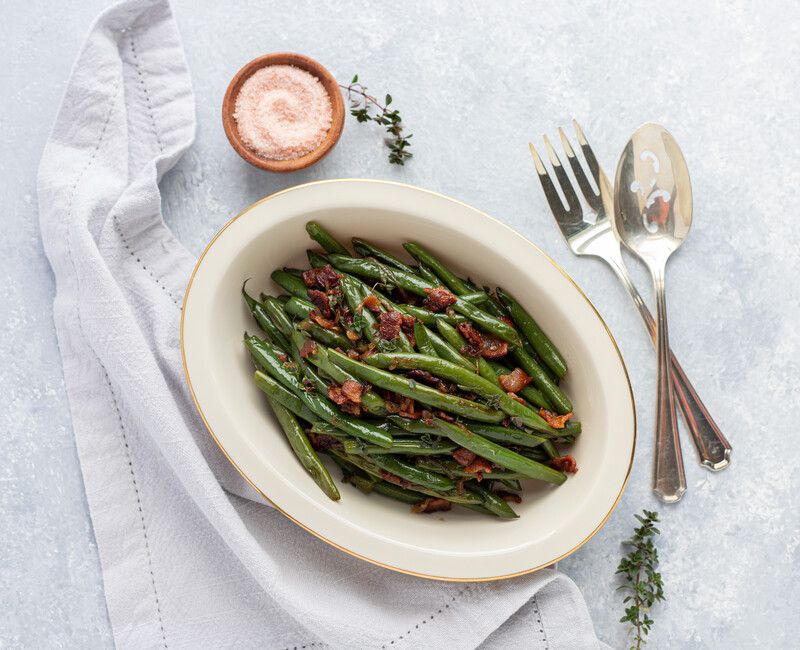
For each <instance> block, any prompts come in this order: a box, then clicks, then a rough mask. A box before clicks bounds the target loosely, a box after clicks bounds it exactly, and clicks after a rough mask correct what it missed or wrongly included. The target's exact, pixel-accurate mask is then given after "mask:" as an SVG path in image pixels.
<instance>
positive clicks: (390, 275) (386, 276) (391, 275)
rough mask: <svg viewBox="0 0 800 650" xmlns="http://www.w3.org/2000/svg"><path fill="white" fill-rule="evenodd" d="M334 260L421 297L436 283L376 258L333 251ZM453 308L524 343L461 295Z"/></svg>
mask: <svg viewBox="0 0 800 650" xmlns="http://www.w3.org/2000/svg"><path fill="white" fill-rule="evenodd" d="M330 261H331V264H333V266H334V267H336V268H337V269H338V270H339V271H343V272H345V273H351V274H352V275H357V276H359V277H366V278H369V279H372V280H379V281H383V282H386V281H388V280H391V282H392V283H393V284H395V285H397V286H398V287H400V288H401V289H405V290H406V291H410V292H412V293H416V294H417V295H420V296H425V295H427V294H426V293H425V289H431V288H433V287H434V286H435V285H434V284H432V283H431V282H427V281H426V280H424V279H422V278H420V277H419V276H416V275H413V274H411V273H406V272H405V271H401V270H400V269H392V268H390V267H388V266H386V265H385V264H381V263H380V262H376V261H375V260H367V259H360V258H354V257H348V256H346V255H334V254H332V255H331V256H330ZM453 309H454V310H455V311H457V312H459V313H460V314H463V315H464V316H466V317H467V318H468V319H470V320H471V321H473V322H475V323H476V324H477V325H478V326H479V327H480V328H481V329H484V330H486V331H487V332H489V333H490V334H495V335H496V336H499V337H500V338H501V339H503V340H505V341H508V342H509V343H512V344H513V345H522V340H521V339H520V337H519V335H518V334H517V332H516V330H515V329H514V328H513V327H511V326H510V325H509V324H508V323H504V322H503V321H501V320H498V319H497V318H495V317H494V316H490V315H489V314H487V313H486V312H485V311H482V310H481V309H479V308H478V307H476V306H475V305H473V304H471V303H468V302H466V301H464V300H461V299H460V298H459V299H457V300H456V302H455V304H454V305H453Z"/></svg>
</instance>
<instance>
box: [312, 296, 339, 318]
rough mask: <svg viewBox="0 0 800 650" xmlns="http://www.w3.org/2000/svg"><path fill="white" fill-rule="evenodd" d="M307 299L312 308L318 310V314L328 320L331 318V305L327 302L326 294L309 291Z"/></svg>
mask: <svg viewBox="0 0 800 650" xmlns="http://www.w3.org/2000/svg"><path fill="white" fill-rule="evenodd" d="M306 293H307V294H308V299H309V300H310V301H311V302H313V303H314V306H315V307H316V308H317V309H319V311H320V313H321V314H322V315H323V316H324V317H325V318H330V317H331V316H333V312H332V311H331V303H330V300H328V294H326V293H325V292H324V291H320V290H319V289H309V290H308V291H307V292H306Z"/></svg>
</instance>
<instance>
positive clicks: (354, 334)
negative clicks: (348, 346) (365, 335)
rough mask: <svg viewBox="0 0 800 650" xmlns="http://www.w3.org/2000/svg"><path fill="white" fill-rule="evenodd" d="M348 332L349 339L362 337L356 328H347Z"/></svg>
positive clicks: (354, 339)
mask: <svg viewBox="0 0 800 650" xmlns="http://www.w3.org/2000/svg"><path fill="white" fill-rule="evenodd" d="M346 334H347V339H348V340H349V341H358V339H360V338H361V335H360V334H359V333H358V332H356V331H355V330H347V332H346ZM348 354H349V352H348Z"/></svg>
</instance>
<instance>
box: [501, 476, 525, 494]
mask: <svg viewBox="0 0 800 650" xmlns="http://www.w3.org/2000/svg"><path fill="white" fill-rule="evenodd" d="M500 482H501V483H502V484H503V485H505V486H506V487H507V488H508V489H509V490H514V491H515V492H519V491H520V490H521V489H522V484H521V483H520V482H519V479H516V478H501V479H500Z"/></svg>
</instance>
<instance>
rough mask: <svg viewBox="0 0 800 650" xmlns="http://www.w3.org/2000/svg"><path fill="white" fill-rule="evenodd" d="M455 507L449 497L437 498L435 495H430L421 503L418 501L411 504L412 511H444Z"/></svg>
mask: <svg viewBox="0 0 800 650" xmlns="http://www.w3.org/2000/svg"><path fill="white" fill-rule="evenodd" d="M452 507H453V504H452V503H450V502H449V501H448V500H447V499H436V498H434V497H428V498H427V499H425V501H422V502H420V503H416V504H414V505H413V506H411V512H417V513H431V512H442V511H445V510H450V508H452Z"/></svg>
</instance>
